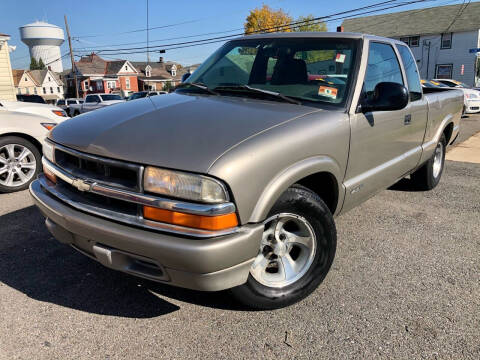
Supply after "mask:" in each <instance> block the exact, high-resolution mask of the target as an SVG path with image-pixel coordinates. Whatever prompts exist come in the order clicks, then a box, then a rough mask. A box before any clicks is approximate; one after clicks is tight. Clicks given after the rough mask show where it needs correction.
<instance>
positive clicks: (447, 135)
mask: <svg viewBox="0 0 480 360" xmlns="http://www.w3.org/2000/svg"><path fill="white" fill-rule="evenodd" d="M453 126H454V125H453V121H451V122H449V123H448V124H447V126H445V128H444V129H443V134H444V135H445V140H446V141H447V145H448V144H450V140H451V138H452V134H453Z"/></svg>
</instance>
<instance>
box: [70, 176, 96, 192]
mask: <svg viewBox="0 0 480 360" xmlns="http://www.w3.org/2000/svg"><path fill="white" fill-rule="evenodd" d="M92 185H93V184H92V183H89V182H86V181H85V180H82V179H75V180H73V182H72V186H74V187H76V188H77V190H78V191H90V190H91V189H92Z"/></svg>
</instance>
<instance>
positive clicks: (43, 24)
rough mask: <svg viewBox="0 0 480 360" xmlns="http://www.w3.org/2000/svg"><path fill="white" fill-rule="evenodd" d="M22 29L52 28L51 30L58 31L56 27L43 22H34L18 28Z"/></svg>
mask: <svg viewBox="0 0 480 360" xmlns="http://www.w3.org/2000/svg"><path fill="white" fill-rule="evenodd" d="M24 27H52V28H57V29H60V27H58V26H57V25H54V24H49V23H47V22H45V21H35V22H33V23H30V24H27V25H23V26H20V28H24Z"/></svg>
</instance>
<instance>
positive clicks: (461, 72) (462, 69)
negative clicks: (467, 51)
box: [460, 64, 465, 75]
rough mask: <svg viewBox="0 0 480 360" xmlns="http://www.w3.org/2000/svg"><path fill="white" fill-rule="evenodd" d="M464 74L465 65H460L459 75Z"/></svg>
mask: <svg viewBox="0 0 480 360" xmlns="http://www.w3.org/2000/svg"><path fill="white" fill-rule="evenodd" d="M464 72H465V65H463V64H462V67H461V70H460V75H463V73H464Z"/></svg>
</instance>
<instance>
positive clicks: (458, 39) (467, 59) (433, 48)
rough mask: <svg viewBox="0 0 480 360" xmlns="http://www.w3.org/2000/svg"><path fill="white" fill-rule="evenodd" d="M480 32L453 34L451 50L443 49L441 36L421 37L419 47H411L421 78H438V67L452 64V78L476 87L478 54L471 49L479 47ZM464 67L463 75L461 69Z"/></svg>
mask: <svg viewBox="0 0 480 360" xmlns="http://www.w3.org/2000/svg"><path fill="white" fill-rule="evenodd" d="M428 42H430V44H431V45H430V60H429V61H428V62H427V60H428V45H427V43H428ZM478 44H479V31H478V30H474V31H465V32H457V33H453V34H452V47H451V49H441V35H440V34H438V35H421V36H420V42H419V46H418V47H411V49H412V52H413V54H414V56H415V59H416V60H417V65H418V69H419V71H420V76H421V77H422V78H424V79H432V78H435V77H436V72H435V71H436V65H443V64H452V65H453V70H452V78H453V79H455V80H458V81H462V82H464V83H466V84H467V85H470V86H474V85H475V83H476V76H475V69H476V65H475V62H476V59H477V56H476V54H471V53H469V49H472V48H475V47H478V46H479V45H478ZM462 65H464V72H463V75H462V74H461V68H462Z"/></svg>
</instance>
